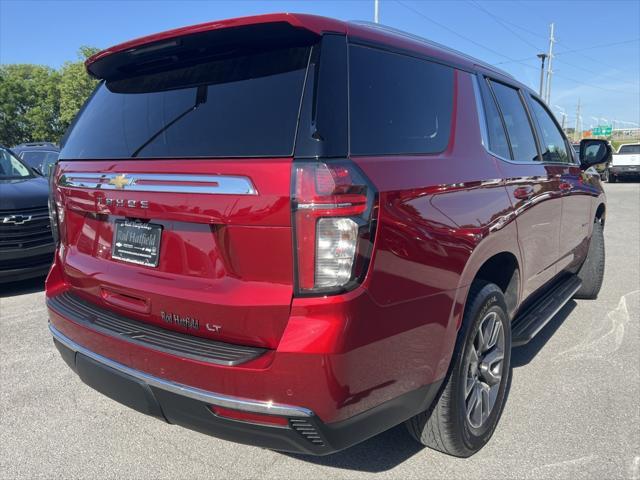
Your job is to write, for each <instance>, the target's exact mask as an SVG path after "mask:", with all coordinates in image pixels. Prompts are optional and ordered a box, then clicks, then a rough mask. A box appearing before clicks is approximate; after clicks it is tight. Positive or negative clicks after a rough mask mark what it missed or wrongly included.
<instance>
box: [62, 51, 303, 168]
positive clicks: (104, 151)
mask: <svg viewBox="0 0 640 480" xmlns="http://www.w3.org/2000/svg"><path fill="white" fill-rule="evenodd" d="M309 52H310V47H306V46H305V47H291V48H281V49H277V50H270V51H263V52H258V53H251V54H248V53H245V54H243V55H238V56H229V55H227V56H225V58H224V59H220V60H215V61H208V62H206V63H198V64H195V65H187V66H184V67H181V68H176V69H172V70H168V71H161V72H156V73H153V74H147V75H138V76H134V77H131V78H127V79H124V80H115V81H111V82H106V83H102V84H101V85H100V86H99V87H98V89H97V91H96V92H95V93H94V95H93V97H92V98H91V100H90V101H89V103H88V104H87V105H86V107H85V108H84V110H83V112H82V113H81V115H80V116H79V118H78V119H77V121H76V123H75V125H74V126H73V129H72V130H71V132H70V133H69V135H68V137H67V140H66V143H65V145H64V148H63V150H62V152H61V154H60V158H64V159H92V158H95V159H100V158H132V157H139V158H162V157H171V158H180V157H183V158H184V157H249V156H250V157H254V156H288V155H291V154H292V152H293V145H294V140H295V133H296V126H297V121H298V114H299V110H300V101H301V97H302V90H303V85H304V79H305V73H306V67H307V63H308V59H309ZM231 55H232V54H231Z"/></svg>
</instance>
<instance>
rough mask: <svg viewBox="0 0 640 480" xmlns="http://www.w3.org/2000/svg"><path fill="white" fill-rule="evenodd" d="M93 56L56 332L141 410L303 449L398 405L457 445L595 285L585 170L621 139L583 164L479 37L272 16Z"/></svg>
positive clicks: (593, 224) (601, 218)
mask: <svg viewBox="0 0 640 480" xmlns="http://www.w3.org/2000/svg"><path fill="white" fill-rule="evenodd" d="M86 67H87V71H88V72H89V74H90V75H92V76H94V77H96V78H98V79H100V80H101V83H100V85H99V86H98V88H97V90H96V91H95V93H94V94H93V96H92V98H91V100H90V101H89V102H88V104H87V105H86V106H85V107H84V109H83V111H82V112H81V113H80V115H79V116H78V118H77V119H76V120H75V123H74V125H73V126H72V129H71V131H70V132H69V133H68V137H67V139H66V143H65V144H64V145H63V147H62V151H61V154H60V162H59V163H58V165H57V167H56V172H55V174H54V177H53V185H54V187H53V189H52V196H53V198H52V201H51V204H52V205H53V206H54V207H53V211H54V213H56V214H57V223H56V225H57V228H56V229H55V230H56V231H57V232H59V234H58V245H59V246H58V251H57V255H56V258H55V263H54V266H53V268H52V270H51V273H50V274H49V277H48V279H47V284H46V290H47V291H46V293H47V305H48V308H49V315H50V330H51V332H52V334H53V338H54V341H55V344H56V346H57V348H58V349H59V350H60V353H61V356H62V358H63V359H64V360H65V361H66V362H67V363H68V365H69V366H70V367H71V368H72V369H73V370H74V371H75V372H76V373H77V374H78V375H79V376H80V378H81V379H82V380H83V381H84V382H85V383H87V384H88V385H90V386H91V387H93V388H95V389H97V390H98V391H100V392H102V393H103V394H105V395H107V396H109V397H111V398H113V399H115V400H117V401H119V402H121V403H124V404H125V405H128V406H130V407H132V408H134V409H136V410H139V411H141V412H144V413H147V414H149V415H153V416H156V417H158V418H160V419H163V420H166V421H168V422H170V423H173V424H178V425H182V426H184V427H187V428H191V429H194V430H197V431H199V432H203V433H207V434H210V435H214V436H217V437H220V438H224V439H228V440H233V441H237V442H242V443H248V444H252V445H257V446H261V447H266V448H271V449H276V450H285V451H293V452H299V453H307V454H327V453H331V452H334V451H337V450H340V449H344V448H347V447H349V446H350V445H353V444H355V443H357V442H360V441H362V440H364V439H366V438H368V437H371V436H373V435H376V434H378V433H380V432H382V431H384V430H386V429H388V428H390V427H393V426H394V425H397V424H399V423H402V422H405V421H406V422H407V425H408V429H409V432H410V433H411V435H413V436H414V437H415V439H416V440H417V441H419V442H421V443H423V444H425V445H428V446H430V447H433V448H436V449H438V450H441V451H443V452H446V453H449V454H452V455H456V456H460V457H466V456H469V455H471V454H473V453H474V452H476V451H478V450H479V449H480V448H481V447H482V446H483V445H484V444H485V443H486V442H487V441H488V440H489V438H490V437H491V435H492V433H493V431H494V429H495V428H496V425H497V423H498V419H499V417H500V415H501V413H502V409H503V406H504V401H505V397H506V389H507V385H508V383H509V376H510V371H511V368H510V367H511V365H510V355H511V353H510V352H511V348H512V346H514V345H522V344H525V343H526V342H528V341H529V340H530V339H531V338H532V337H533V336H534V335H536V333H537V332H538V331H540V329H541V328H542V327H543V326H544V325H545V324H546V322H548V321H549V320H550V319H551V318H552V317H553V315H554V314H555V313H556V312H558V310H559V309H560V308H561V307H562V305H564V304H565V303H566V302H567V301H569V300H570V299H571V298H574V297H578V298H596V296H597V294H598V291H599V289H600V285H601V282H602V276H603V269H604V240H603V228H604V225H605V213H606V205H605V197H604V194H603V191H602V187H601V184H600V180H599V177H598V176H597V175H595V174H592V173H590V172H592V170H589V167H590V166H592V165H595V164H599V163H603V162H606V161H607V160H608V159H609V157H610V156H611V149H610V147H608V145H607V143H606V142H604V141H600V140H585V141H583V144H582V146H583V152H586V153H587V154H584V153H583V158H582V164H580V163H579V162H577V161H575V160H574V157H573V155H572V154H571V150H570V149H571V145H570V143H569V142H568V140H567V138H566V137H565V136H564V134H563V132H562V130H561V129H560V127H559V125H558V124H557V122H556V120H555V119H554V117H553V115H552V114H551V113H550V112H549V110H548V109H547V107H546V106H545V104H544V102H543V101H541V100H540V98H539V97H538V96H537V95H536V93H535V92H533V91H532V90H531V89H529V88H528V87H526V86H525V85H523V84H522V83H520V82H518V81H517V80H515V79H514V78H513V77H511V76H510V75H508V74H506V73H504V72H502V71H499V70H496V69H495V68H493V67H491V66H489V65H486V64H483V63H482V62H480V61H478V60H476V59H473V58H470V57H468V56H466V55H464V54H461V53H456V52H455V51H452V50H450V49H448V48H446V47H442V46H438V45H436V44H433V43H431V42H429V41H427V40H424V39H420V38H417V37H413V36H410V35H408V34H405V33H402V32H398V31H395V30H391V29H388V28H384V27H380V26H378V25H371V24H362V23H346V22H342V21H338V20H333V19H328V18H322V17H316V16H310V15H298V14H271V15H264V16H257V17H247V18H240V19H233V20H227V21H220V22H213V23H208V24H203V25H197V26H194V27H188V28H182V29H178V30H172V31H168V32H164V33H161V34H157V35H153V36H150V37H144V38H141V39H138V40H133V41H130V42H127V43H125V44H122V45H118V46H115V47H112V48H109V49H108V50H105V51H104V52H102V53H99V54H97V55H96V56H93V57H91V58H90V59H89V60H88V61H87V62H86ZM519 381H525V379H523V378H520V379H519ZM78 415H79V417H80V416H81V415H82V413H81V412H80V413H79V414H78Z"/></svg>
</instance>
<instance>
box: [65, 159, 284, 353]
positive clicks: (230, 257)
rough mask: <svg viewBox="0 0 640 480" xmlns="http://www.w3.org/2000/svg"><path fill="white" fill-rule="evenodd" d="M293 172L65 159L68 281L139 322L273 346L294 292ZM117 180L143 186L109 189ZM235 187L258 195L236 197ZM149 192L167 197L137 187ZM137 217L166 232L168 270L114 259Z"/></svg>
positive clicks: (163, 260) (234, 164)
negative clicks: (118, 231)
mask: <svg viewBox="0 0 640 480" xmlns="http://www.w3.org/2000/svg"><path fill="white" fill-rule="evenodd" d="M151 165H153V168H152V169H151V168H150V167H151ZM290 171H291V159H289V158H284V159H282V158H281V159H259V160H252V161H251V160H243V161H239V160H235V159H234V160H212V161H203V160H179V161H172V160H157V161H153V162H149V161H148V160H143V161H141V160H138V161H134V160H130V161H118V162H108V161H106V162H105V161H101V162H96V161H94V162H84V161H83V162H78V161H74V162H61V163H60V166H59V179H58V184H59V189H58V191H59V195H60V200H61V201H62V203H63V205H64V209H65V222H64V223H65V229H66V235H65V244H66V248H65V249H64V263H63V265H64V266H63V268H64V272H65V274H66V276H67V279H68V281H69V283H70V284H71V285H72V286H73V288H74V289H75V290H76V291H77V292H78V293H79V294H81V295H83V296H85V298H87V299H91V300H93V301H94V302H99V303H102V304H104V306H105V307H107V308H110V309H112V310H115V311H118V312H120V313H123V314H126V315H128V316H130V317H134V318H137V319H140V320H142V321H145V322H149V323H152V324H157V325H160V326H163V327H164V328H170V329H175V330H178V331H184V332H189V333H193V334H196V335H199V336H203V337H209V338H214V339H218V340H223V341H229V342H237V343H242V344H247V345H256V346H265V347H271V348H273V347H275V346H276V345H277V342H278V339H279V338H280V335H281V333H282V331H283V329H284V327H285V324H286V321H287V318H288V314H289V306H290V302H291V296H292V280H293V279H292V272H293V267H292V247H291V242H292V240H291V228H290V204H289V189H290ZM96 173H97V174H100V175H101V176H103V178H102V179H96V178H95V175H93V176H92V175H91V174H96ZM188 175H194V176H197V177H188ZM116 177H117V178H118V179H125V181H131V180H132V179H135V180H136V182H135V184H134V185H131V186H125V187H123V188H117V187H115V186H114V188H112V189H107V190H104V189H103V188H104V187H105V186H107V187H109V185H110V184H109V183H108V182H109V181H110V180H112V179H113V178H116ZM205 177H209V178H205ZM191 178H200V179H204V180H210V183H207V182H206V181H205V182H203V183H201V184H199V183H195V182H193V181H191V180H190V179H191ZM145 179H153V180H145ZM179 179H186V180H179ZM225 179H233V180H236V182H237V181H238V179H243V180H244V181H245V182H246V183H247V185H251V187H252V188H253V193H248V194H239V193H225V192H226V191H228V190H225V189H226V188H227V187H226V185H227V183H225ZM116 182H117V181H116ZM145 182H146V183H145ZM93 183H97V185H96V184H93ZM143 185H146V186H147V188H150V189H152V190H153V189H154V187H157V189H158V190H160V189H164V190H167V191H165V192H149V191H138V190H136V188H137V187H140V186H143ZM207 186H208V189H209V190H210V192H209V193H193V192H192V191H191V190H196V189H198V188H207ZM193 187H196V188H195V189H194V188H193ZM144 207H146V208H144ZM125 219H129V220H132V221H139V222H145V223H149V224H152V225H159V226H161V228H162V233H161V239H160V245H159V256H158V263H157V267H152V266H144V265H139V264H135V263H130V262H127V261H122V260H117V259H114V258H113V249H114V227H115V225H116V222H117V221H122V220H125Z"/></svg>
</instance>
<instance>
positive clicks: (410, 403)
mask: <svg viewBox="0 0 640 480" xmlns="http://www.w3.org/2000/svg"><path fill="white" fill-rule="evenodd" d="M49 328H50V330H51V333H52V335H53V339H54V343H55V345H56V347H57V348H58V350H59V351H60V354H61V356H62V358H63V359H64V360H65V362H66V363H67V364H68V365H69V366H70V367H71V368H72V369H73V370H74V371H75V372H76V373H77V374H78V375H79V377H80V378H81V380H82V381H83V382H85V383H86V384H87V385H89V386H90V387H92V388H94V389H96V390H98V391H99V392H101V393H103V394H104V395H107V396H108V397H110V398H112V399H114V400H116V401H118V402H120V403H122V404H124V405H126V406H128V407H130V408H133V409H135V410H137V411H139V412H141V413H145V414H147V415H151V416H154V417H156V418H159V419H162V420H165V421H167V422H169V423H172V424H176V425H181V426H183V427H186V428H189V429H192V430H195V431H198V432H201V433H204V434H208V435H212V436H215V437H218V438H222V439H225V440H230V441H234V442H238V443H244V444H248V445H254V446H259V447H263V448H269V449H273V450H281V451H288V452H295V453H302V454H312V455H326V454H329V453H333V452H336V451H338V450H342V449H344V448H347V447H349V446H351V445H354V444H356V443H358V442H361V441H363V440H365V439H367V438H369V437H371V436H374V435H376V434H378V433H380V432H382V431H384V430H386V429H388V428H391V427H393V426H395V425H397V424H399V423H401V422H402V421H404V420H406V419H408V418H410V417H411V416H413V415H414V414H416V413H418V412H420V411H423V410H425V409H427V408H428V407H429V405H430V404H431V403H432V402H433V399H434V398H435V396H436V394H437V392H438V389H439V387H440V382H438V383H436V384H431V385H426V386H423V387H420V388H418V389H416V390H414V391H411V392H408V393H406V394H403V395H401V396H399V397H397V398H394V399H393V400H390V401H387V402H385V403H383V404H381V405H379V406H377V407H375V408H372V409H370V410H368V411H366V412H363V413H361V414H358V415H356V416H354V417H351V418H349V419H346V420H343V421H340V422H336V423H324V422H322V421H321V420H320V419H319V418H318V417H317V416H316V415H315V414H314V412H312V411H311V410H309V409H307V408H304V407H300V406H292V405H284V404H277V403H272V402H264V401H256V400H251V399H246V398H239V397H233V396H228V395H221V394H218V393H215V392H210V391H206V390H202V389H199V388H194V387H190V386H187V385H182V384H178V383H175V382H172V381H168V380H165V379H162V378H159V377H156V376H153V375H149V374H147V373H145V372H141V371H139V370H135V369H133V368H130V367H127V366H126V365H123V364H121V363H118V362H115V361H113V360H111V359H108V358H106V357H104V356H102V355H99V354H97V353H95V352H92V351H91V350H88V349H87V348H85V347H83V346H81V345H79V344H78V343H76V342H74V341H73V340H71V339H70V338H68V337H67V336H65V335H64V334H63V333H61V332H60V331H59V330H58V329H56V328H55V326H53V325H50V326H49ZM210 406H220V407H224V408H230V409H234V410H241V411H245V412H252V413H259V414H271V415H278V416H282V417H286V418H287V419H288V425H287V426H267V425H262V424H256V423H249V422H244V421H237V420H231V419H227V418H223V417H219V416H217V415H215V414H214V413H213V412H212V411H211V409H210Z"/></svg>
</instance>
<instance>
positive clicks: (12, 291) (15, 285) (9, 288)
mask: <svg viewBox="0 0 640 480" xmlns="http://www.w3.org/2000/svg"><path fill="white" fill-rule="evenodd" d="M45 278H46V277H44V276H43V277H36V278H30V279H28V280H21V281H19V282H7V283H0V298H5V297H14V296H17V295H26V294H28V293H35V292H42V291H43V290H44V279H45Z"/></svg>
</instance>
